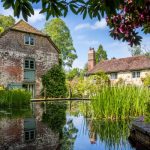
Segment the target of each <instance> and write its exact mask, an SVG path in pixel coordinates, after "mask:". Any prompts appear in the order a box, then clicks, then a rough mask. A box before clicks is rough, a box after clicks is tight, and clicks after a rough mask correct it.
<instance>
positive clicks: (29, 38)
mask: <svg viewBox="0 0 150 150" xmlns="http://www.w3.org/2000/svg"><path fill="white" fill-rule="evenodd" d="M26 37H28V40H29V44H26V43H25V42H26ZM31 38H33V45H32V44H31ZM24 45H30V46H34V45H35V37H34V36H31V35H24Z"/></svg>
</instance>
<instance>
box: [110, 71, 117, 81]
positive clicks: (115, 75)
mask: <svg viewBox="0 0 150 150" xmlns="http://www.w3.org/2000/svg"><path fill="white" fill-rule="evenodd" d="M117 78H118V74H117V72H113V73H111V74H110V79H111V80H116V79H117Z"/></svg>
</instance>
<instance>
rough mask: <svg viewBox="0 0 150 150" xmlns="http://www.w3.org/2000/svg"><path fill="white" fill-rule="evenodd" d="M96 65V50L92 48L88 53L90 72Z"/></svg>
mask: <svg viewBox="0 0 150 150" xmlns="http://www.w3.org/2000/svg"><path fill="white" fill-rule="evenodd" d="M95 64H96V61H95V50H94V48H90V49H89V51H88V71H90V70H92V69H93V68H94V66H95Z"/></svg>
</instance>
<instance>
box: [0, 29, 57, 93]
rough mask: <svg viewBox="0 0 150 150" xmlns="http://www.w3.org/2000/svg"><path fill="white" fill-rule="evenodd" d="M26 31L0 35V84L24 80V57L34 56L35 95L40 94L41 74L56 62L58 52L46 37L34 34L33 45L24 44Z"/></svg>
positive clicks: (4, 84) (5, 84)
mask: <svg viewBox="0 0 150 150" xmlns="http://www.w3.org/2000/svg"><path fill="white" fill-rule="evenodd" d="M25 35H26V33H24V32H19V31H13V30H12V31H11V30H10V31H8V32H7V33H6V34H5V35H3V36H1V37H0V85H3V86H5V87H7V85H8V83H12V82H13V83H22V82H24V59H25V58H34V59H35V63H36V95H39V94H40V90H41V76H42V75H43V74H44V73H45V72H46V71H47V70H49V69H50V68H51V67H52V66H53V65H54V64H58V56H59V54H58V52H57V50H56V49H55V48H54V46H53V45H52V44H51V43H50V42H49V40H48V38H47V37H44V36H40V35H34V34H31V35H32V36H34V39H35V45H34V46H31V45H25V44H24V36H25Z"/></svg>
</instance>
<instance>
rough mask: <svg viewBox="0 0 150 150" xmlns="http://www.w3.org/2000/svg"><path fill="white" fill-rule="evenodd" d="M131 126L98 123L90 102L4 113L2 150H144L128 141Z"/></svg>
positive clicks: (0, 117)
mask: <svg viewBox="0 0 150 150" xmlns="http://www.w3.org/2000/svg"><path fill="white" fill-rule="evenodd" d="M129 124H130V123H129V122H128V121H118V122H116V121H108V120H107V121H106V120H96V119H94V118H93V116H92V114H91V111H90V102H66V103H65V102H49V103H33V104H31V108H22V109H15V108H7V109H0V150H7V149H8V150H36V149H41V150H42V149H45V150H46V149H48V150H55V149H57V150H135V149H140V150H142V149H143V150H144V148H143V147H141V146H140V145H137V144H136V146H137V147H136V148H135V147H134V146H133V145H132V144H131V142H130V141H129V140H128V137H129Z"/></svg>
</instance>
